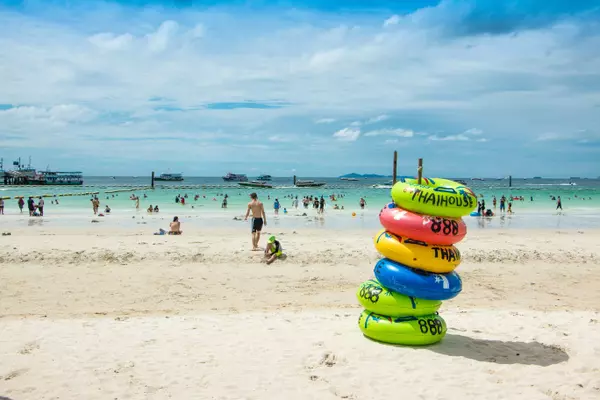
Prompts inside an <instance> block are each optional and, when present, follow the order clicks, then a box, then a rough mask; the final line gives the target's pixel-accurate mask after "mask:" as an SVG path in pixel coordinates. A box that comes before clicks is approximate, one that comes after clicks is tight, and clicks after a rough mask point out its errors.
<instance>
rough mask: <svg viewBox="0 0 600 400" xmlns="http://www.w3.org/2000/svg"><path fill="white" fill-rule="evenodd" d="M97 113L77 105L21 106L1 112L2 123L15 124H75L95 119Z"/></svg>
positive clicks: (0, 120)
mask: <svg viewBox="0 0 600 400" xmlns="http://www.w3.org/2000/svg"><path fill="white" fill-rule="evenodd" d="M96 116H97V113H96V112H95V111H94V110H91V109H89V108H87V107H84V106H79V105H76V104H60V105H56V106H52V107H34V106H20V107H14V108H9V109H7V110H0V122H4V123H5V124H10V123H11V122H13V123H17V124H20V123H28V122H41V123H61V124H64V123H75V122H87V121H90V120H92V119H94V118H95V117H96Z"/></svg>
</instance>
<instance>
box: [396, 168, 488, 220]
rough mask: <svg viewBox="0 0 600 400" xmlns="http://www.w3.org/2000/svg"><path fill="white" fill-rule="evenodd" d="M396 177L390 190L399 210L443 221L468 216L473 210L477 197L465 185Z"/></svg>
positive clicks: (443, 180) (446, 181)
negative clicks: (430, 216) (435, 217)
mask: <svg viewBox="0 0 600 400" xmlns="http://www.w3.org/2000/svg"><path fill="white" fill-rule="evenodd" d="M417 182H418V181H417V180H416V179H414V178H400V180H399V181H398V182H397V183H396V184H395V185H394V186H393V187H392V199H393V200H394V203H396V204H397V205H398V206H399V207H401V208H404V209H405V210H409V211H413V212H416V213H419V214H427V215H433V216H437V217H446V218H460V217H464V216H465V215H469V214H470V213H471V211H473V210H474V209H475V208H476V207H477V196H475V193H473V191H472V190H471V189H469V188H468V187H466V186H465V185H463V184H461V183H458V182H454V181H451V180H449V179H440V178H422V179H421V184H420V185H419V184H418V183H417Z"/></svg>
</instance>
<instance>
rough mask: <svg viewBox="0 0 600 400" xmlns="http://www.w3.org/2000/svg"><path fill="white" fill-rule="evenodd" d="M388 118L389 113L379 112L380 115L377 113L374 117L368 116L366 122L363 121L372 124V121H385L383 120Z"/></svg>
mask: <svg viewBox="0 0 600 400" xmlns="http://www.w3.org/2000/svg"><path fill="white" fill-rule="evenodd" d="M389 118H390V117H389V115H385V114H381V115H378V116H376V117H373V118H369V119H368V120H367V122H365V124H374V123H377V122H381V121H385V120H387V119H389Z"/></svg>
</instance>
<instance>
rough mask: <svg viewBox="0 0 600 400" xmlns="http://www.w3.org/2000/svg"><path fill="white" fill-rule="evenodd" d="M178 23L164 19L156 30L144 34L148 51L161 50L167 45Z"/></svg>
mask: <svg viewBox="0 0 600 400" xmlns="http://www.w3.org/2000/svg"><path fill="white" fill-rule="evenodd" d="M178 28H179V24H178V23H177V22H175V21H165V22H163V23H162V24H160V26H159V27H158V29H157V30H156V32H153V33H150V34H148V35H147V36H146V38H147V40H148V48H149V49H150V51H154V52H161V51H164V50H165V49H166V48H167V46H168V45H169V41H170V40H171V39H172V37H173V36H174V35H175V34H176V32H177V30H178Z"/></svg>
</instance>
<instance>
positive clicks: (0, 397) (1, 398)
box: [0, 396, 12, 400]
mask: <svg viewBox="0 0 600 400" xmlns="http://www.w3.org/2000/svg"><path fill="white" fill-rule="evenodd" d="M0 400H12V399H11V398H10V397H4V396H0Z"/></svg>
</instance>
